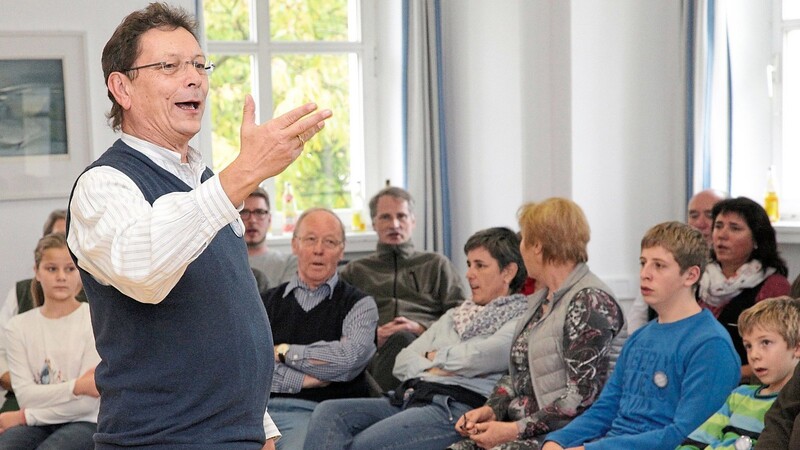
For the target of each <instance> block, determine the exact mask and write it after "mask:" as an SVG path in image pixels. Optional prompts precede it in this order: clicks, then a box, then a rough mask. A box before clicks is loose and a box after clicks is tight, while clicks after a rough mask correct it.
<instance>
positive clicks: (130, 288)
mask: <svg viewBox="0 0 800 450" xmlns="http://www.w3.org/2000/svg"><path fill="white" fill-rule="evenodd" d="M122 140H123V142H125V143H126V144H128V145H129V146H131V147H132V148H134V149H135V150H138V151H140V152H142V153H143V154H144V155H145V156H147V157H148V158H149V159H151V160H152V161H153V162H154V163H155V164H157V165H158V166H160V167H161V168H163V169H164V170H166V171H168V172H169V173H171V174H173V175H175V176H177V177H178V178H180V179H181V180H183V181H184V182H185V183H186V184H187V185H188V186H189V187H191V188H192V190H191V191H189V192H173V193H170V194H167V195H164V196H161V197H160V198H159V199H158V200H156V201H155V202H154V203H153V205H152V206H151V205H150V203H148V202H147V200H146V199H145V198H144V195H143V194H142V192H141V191H140V190H139V188H138V187H137V186H136V184H135V183H134V182H133V180H131V179H130V178H128V177H127V176H125V175H123V174H122V172H120V171H119V170H117V169H114V168H111V167H107V166H101V167H94V168H92V169H90V170H88V171H87V172H86V173H84V174H83V175H82V176H81V177H80V179H78V183H77V185H76V186H75V192H74V194H73V196H72V202H71V203H70V215H71V220H70V228H69V239H68V242H69V247H70V249H71V250H72V252H73V253H75V256H77V257H78V260H79V262H80V266H81V268H83V269H84V270H86V271H87V272H89V273H90V274H91V275H92V276H93V277H94V278H95V279H96V280H97V281H98V282H99V283H100V284H103V285H106V286H108V285H113V286H114V287H115V288H117V289H118V290H119V291H120V292H122V293H123V294H125V295H127V296H128V297H131V298H133V299H136V300H138V301H140V302H142V303H159V302H161V301H162V300H164V298H165V297H166V296H167V294H169V292H170V291H171V290H172V288H173V287H175V285H176V284H177V283H178V281H179V280H180V279H181V277H182V276H183V273H184V272H185V271H186V267H187V266H188V265H189V264H190V263H191V262H193V261H194V260H195V259H197V258H198V257H199V256H200V254H201V253H203V251H204V250H205V249H206V247H207V246H208V244H209V243H210V242H211V240H212V239H213V238H214V236H216V234H217V232H218V231H219V230H220V229H222V227H224V226H226V225H229V224H230V225H231V226H232V227H233V229H234V231H235V232H236V235H237V236H241V235H242V231H243V229H244V225H243V224H242V222H241V219H239V213H238V211H237V208H236V207H234V206H233V204H231V202H230V200H229V199H228V196H227V195H226V194H225V191H224V190H223V189H222V185H221V184H220V182H219V176H217V175H215V176H213V177H211V178H209V179H208V180H207V181H206V182H205V183H202V184H201V183H200V176H201V175H202V173H203V171H204V170H205V165H204V164H203V162H202V159H201V157H200V153H199V152H197V151H196V150H194V149H191V148H190V150H189V154H188V160H189V162H188V163H182V162H181V161H180V155H179V154H178V153H176V152H173V151H170V150H167V149H165V148H161V147H158V146H156V145H154V144H151V143H148V142H145V141H142V140H140V139H136V138H134V137H132V136H129V135H124V134H123V136H122Z"/></svg>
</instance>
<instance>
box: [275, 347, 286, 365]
mask: <svg viewBox="0 0 800 450" xmlns="http://www.w3.org/2000/svg"><path fill="white" fill-rule="evenodd" d="M288 351H289V344H286V343H284V344H278V345H277V346H275V352H276V353H277V354H278V361H280V362H282V363H284V364H285V363H286V352H288Z"/></svg>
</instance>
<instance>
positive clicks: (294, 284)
mask: <svg viewBox="0 0 800 450" xmlns="http://www.w3.org/2000/svg"><path fill="white" fill-rule="evenodd" d="M338 283H339V272H338V271H337V272H334V273H333V276H332V277H330V278H328V280H327V281H325V282H324V283H322V284H321V285H319V287H317V288H316V289H311V288H310V287H308V285H307V284H305V283H303V282H302V281H301V280H300V275H298V274H297V273H295V274H294V276H293V277H292V279H291V280H289V283H288V284H287V285H286V289H284V291H283V298H286V297H287V296H288V295H289V294H291V293H292V292H293V291H294V290H295V289H303V290H304V291H306V292H309V293H320V294H322V293H324V294H325V297H326V298H329V299H330V298H332V297H333V289H334V288H335V287H336V285H337V284H338ZM321 289H327V292H326V291H320V290H321Z"/></svg>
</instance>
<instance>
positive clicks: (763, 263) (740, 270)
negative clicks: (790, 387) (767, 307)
mask: <svg viewBox="0 0 800 450" xmlns="http://www.w3.org/2000/svg"><path fill="white" fill-rule="evenodd" d="M711 216H712V218H713V219H712V220H713V224H714V225H713V230H712V232H711V240H712V248H711V260H712V261H711V262H710V263H709V264H708V265H707V266H706V270H705V272H703V277H702V278H701V279H700V287H699V291H698V296H699V298H700V306H702V307H704V308H707V309H708V310H710V311H711V312H712V313H714V316H715V317H716V318H717V320H719V321H720V323H721V324H722V326H724V327H725V329H726V330H728V333H730V335H731V340H732V341H733V346H734V347H735V348H736V351H737V352H738V353H739V357H740V358H741V359H742V362H743V363H745V365H743V366H742V378H743V380H745V381H747V379H748V378H749V377H750V376H751V375H752V374H753V372H752V370H751V369H750V366H749V365H747V352H746V351H745V348H744V345H743V344H742V338H741V337H739V331H738V330H737V327H736V324H737V322H738V320H739V314H741V312H742V311H744V310H745V309H747V308H749V307H751V306H753V305H755V304H756V303H757V302H760V301H761V300H764V299H767V298H771V297H779V296H781V295H787V294H788V293H789V280H787V279H786V275H787V273H788V269H787V268H786V262H784V260H783V259H782V258H781V256H780V254H779V253H778V244H777V242H776V240H775V229H773V228H772V224H770V222H769V217H768V216H767V212H766V211H764V208H762V207H761V205H759V204H758V203H756V202H754V201H753V200H750V199H749V198H746V197H738V198H731V199H727V200H722V201H720V202H719V203H717V204H716V205H715V206H714V208H713V209H712V210H711Z"/></svg>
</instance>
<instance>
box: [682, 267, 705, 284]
mask: <svg viewBox="0 0 800 450" xmlns="http://www.w3.org/2000/svg"><path fill="white" fill-rule="evenodd" d="M683 275H684V276H685V277H686V280H685V282H684V284H686V285H687V286H692V285H694V284H695V283H697V282H698V281H699V280H700V276H701V275H702V273H700V266H692V267H689V268H688V269H686V271H685V272H683Z"/></svg>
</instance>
